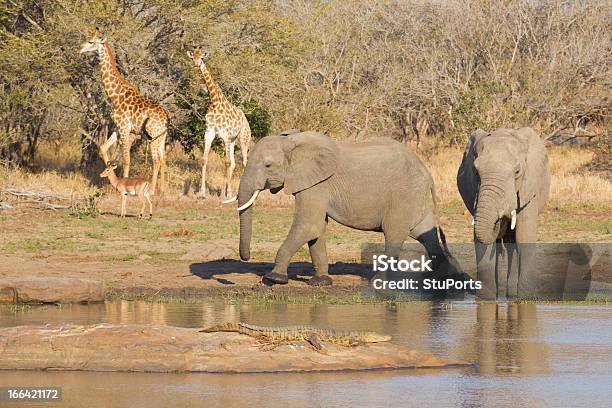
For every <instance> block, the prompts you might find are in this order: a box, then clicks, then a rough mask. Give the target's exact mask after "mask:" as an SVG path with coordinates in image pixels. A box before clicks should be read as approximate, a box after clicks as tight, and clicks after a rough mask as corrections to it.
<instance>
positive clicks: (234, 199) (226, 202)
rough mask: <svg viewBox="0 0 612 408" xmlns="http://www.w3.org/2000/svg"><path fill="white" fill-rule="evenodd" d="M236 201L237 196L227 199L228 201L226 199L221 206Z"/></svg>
mask: <svg viewBox="0 0 612 408" xmlns="http://www.w3.org/2000/svg"><path fill="white" fill-rule="evenodd" d="M237 200H238V196H237V195H235V196H233V197H232V198H229V199H227V200H225V201H223V204H229V203H233V202H234V201H237Z"/></svg>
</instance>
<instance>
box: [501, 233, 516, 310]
mask: <svg viewBox="0 0 612 408" xmlns="http://www.w3.org/2000/svg"><path fill="white" fill-rule="evenodd" d="M503 246H504V251H505V253H506V260H507V263H508V269H507V274H506V297H507V298H508V300H513V299H516V298H517V296H518V276H519V267H518V250H517V247H516V240H515V239H514V236H511V237H508V239H505V240H504V245H503ZM500 275H503V273H500ZM499 283H500V285H501V284H503V282H499Z"/></svg>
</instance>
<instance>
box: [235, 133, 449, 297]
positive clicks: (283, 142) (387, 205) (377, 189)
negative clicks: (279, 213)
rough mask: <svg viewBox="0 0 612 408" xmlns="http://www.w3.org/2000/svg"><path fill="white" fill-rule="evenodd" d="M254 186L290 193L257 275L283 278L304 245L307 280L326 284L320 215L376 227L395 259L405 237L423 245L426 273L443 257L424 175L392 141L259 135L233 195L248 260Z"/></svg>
mask: <svg viewBox="0 0 612 408" xmlns="http://www.w3.org/2000/svg"><path fill="white" fill-rule="evenodd" d="M262 190H270V191H271V192H272V193H277V192H279V191H280V190H284V191H285V192H286V193H288V194H293V195H294V196H295V213H294V217H293V225H292V226H291V230H290V231H289V234H288V236H287V238H286V239H285V241H284V242H283V244H282V245H281V247H280V249H279V250H278V253H277V254H276V260H275V266H274V269H273V270H272V271H271V272H270V273H268V274H267V275H266V276H265V277H264V281H267V282H271V283H279V284H284V283H287V281H288V277H287V267H288V265H289V262H290V260H291V257H292V256H293V255H294V254H295V253H296V252H297V251H298V250H299V248H300V247H302V246H303V245H304V244H306V243H308V247H309V249H310V257H311V259H312V263H313V266H314V270H315V276H314V277H313V278H311V279H310V280H309V282H308V283H309V284H310V285H320V286H323V285H330V284H331V283H332V280H331V278H330V277H329V276H328V273H327V272H328V262H327V249H326V246H325V228H326V226H327V221H328V218H331V219H333V220H335V221H337V222H339V223H340V224H343V225H346V226H349V227H352V228H356V229H360V230H365V231H380V232H383V233H384V235H385V251H386V253H387V255H389V256H395V257H399V253H400V249H401V247H402V244H403V242H404V240H405V239H406V237H407V236H410V237H412V238H415V239H417V240H418V241H419V242H420V243H421V244H423V245H424V246H425V248H426V250H427V252H428V254H429V256H430V258H432V265H433V267H434V272H435V271H436V267H439V266H440V265H442V264H443V263H444V262H446V261H447V259H446V253H445V251H443V249H442V247H441V246H440V242H439V239H438V231H437V228H438V221H437V217H436V213H435V205H436V204H435V195H434V186H433V181H432V178H431V176H430V174H429V172H428V171H427V169H426V168H425V166H424V165H423V163H422V162H421V161H420V160H419V158H418V157H417V156H416V155H415V154H414V153H412V152H411V151H409V150H407V149H406V148H405V147H404V146H403V145H401V144H399V143H397V142H394V141H392V140H386V141H377V142H369V143H360V144H349V143H340V142H336V141H334V140H332V139H331V138H329V137H327V136H325V135H323V134H321V133H317V132H302V133H299V132H298V133H293V134H290V135H281V136H269V137H265V138H263V139H261V140H260V141H259V142H258V143H257V144H256V145H255V147H254V148H253V150H252V152H251V153H250V154H249V161H248V164H247V166H246V168H245V171H244V174H243V176H242V177H241V179H240V188H239V191H238V196H237V199H238V205H239V207H238V211H239V213H240V257H241V258H242V259H243V260H248V259H249V258H250V244H251V235H252V224H253V208H252V205H253V203H254V202H255V199H256V198H257V195H258V194H259V192H260V191H262ZM441 235H442V234H441Z"/></svg>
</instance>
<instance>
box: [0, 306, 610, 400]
mask: <svg viewBox="0 0 612 408" xmlns="http://www.w3.org/2000/svg"><path fill="white" fill-rule="evenodd" d="M611 311H612V308H611V307H610V306H606V305H545V304H539V305H535V304H510V305H507V304H500V305H495V304H480V305H477V304H474V303H468V302H465V303H464V302H455V303H452V305H450V306H449V305H448V304H445V305H442V304H435V303H429V302H416V303H408V304H400V305H398V306H388V305H280V304H279V305H259V304H248V303H241V304H235V305H228V304H225V303H203V304H202V303H200V304H157V303H144V302H109V303H106V304H99V305H72V306H62V307H58V306H44V307H35V308H30V309H26V310H24V311H20V310H18V311H15V309H13V308H11V307H1V308H0V326H16V325H24V324H45V323H75V324H94V323H102V322H105V323H114V324H127V323H152V324H167V325H173V326H182V327H201V326H204V325H208V324H213V323H216V322H221V321H231V320H241V321H245V322H248V323H253V324H260V325H295V324H315V325H319V326H324V327H334V328H338V329H364V330H366V329H367V330H374V331H379V332H382V333H387V334H390V335H392V336H393V341H395V342H397V343H402V344H405V345H407V346H409V347H412V348H417V349H425V350H431V351H433V352H434V353H436V354H437V355H439V356H442V357H449V358H456V359H462V360H466V361H469V362H473V363H475V364H477V366H475V367H470V368H461V369H457V368H455V369H446V370H439V369H436V370H431V369H428V370H397V371H370V372H336V373H295V374H226V375H223V374H150V373H94V372H34V371H31V372H29V371H23V372H15V371H10V372H9V371H5V372H0V385H3V386H18V385H20V386H34V385H37V386H61V387H63V392H64V394H63V398H64V399H63V403H62V404H61V405H60V406H65V407H80V406H85V405H86V406H88V407H114V406H130V407H134V408H137V407H147V408H149V407H158V406H159V407H166V406H173V407H187V406H189V407H193V406H207V407H208V406H211V407H215V406H224V407H233V406H249V407H251V408H256V407H275V406H291V407H312V406H315V407H319V406H320V407H359V406H367V407H409V406H415V407H430V406H431V407H456V406H460V407H512V408H515V407H575V406H589V407H609V406H610V404H611V401H612V387H611V386H610V384H612V319H610V317H611ZM13 405H15V404H13ZM15 406H16V405H15ZM41 406H46V407H49V406H50V405H49V404H44V405H41Z"/></svg>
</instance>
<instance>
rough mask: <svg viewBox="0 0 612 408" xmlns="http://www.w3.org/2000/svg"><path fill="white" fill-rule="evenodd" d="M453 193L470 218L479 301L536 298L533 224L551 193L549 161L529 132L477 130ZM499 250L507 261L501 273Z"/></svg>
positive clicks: (538, 138)
mask: <svg viewBox="0 0 612 408" xmlns="http://www.w3.org/2000/svg"><path fill="white" fill-rule="evenodd" d="M457 187H458V189H459V193H460V194H461V198H462V199H463V202H464V203H465V206H466V207H467V209H468V211H469V212H470V213H471V214H472V217H473V224H474V245H475V251H476V269H477V279H478V280H480V281H481V283H482V289H481V290H480V291H479V293H478V296H479V298H481V299H487V300H492V299H496V298H497V296H498V294H502V293H503V294H505V295H506V297H507V298H508V299H515V298H523V299H524V298H535V297H537V286H538V276H537V275H538V274H537V272H536V252H535V249H536V248H535V243H536V241H537V223H538V216H539V214H540V213H541V212H542V210H543V208H544V205H545V203H546V200H547V199H548V194H549V190H550V173H549V169H548V156H547V154H546V148H545V147H544V143H543V142H542V141H541V140H540V137H539V136H538V134H537V133H536V132H535V131H534V130H533V129H531V128H528V127H524V128H520V129H504V128H500V129H497V130H495V131H493V132H485V131H483V130H480V129H479V130H476V131H475V132H473V133H472V134H471V135H470V138H469V142H468V145H467V147H466V149H465V152H464V154H463V160H462V162H461V165H460V166H459V170H458V172H457ZM504 249H505V250H506V252H507V256H508V259H507V268H506V270H504V271H502V270H501V269H502V267H501V265H500V261H501V258H500V256H502V254H503V253H504ZM502 272H505V273H502ZM504 282H505V287H504Z"/></svg>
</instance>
